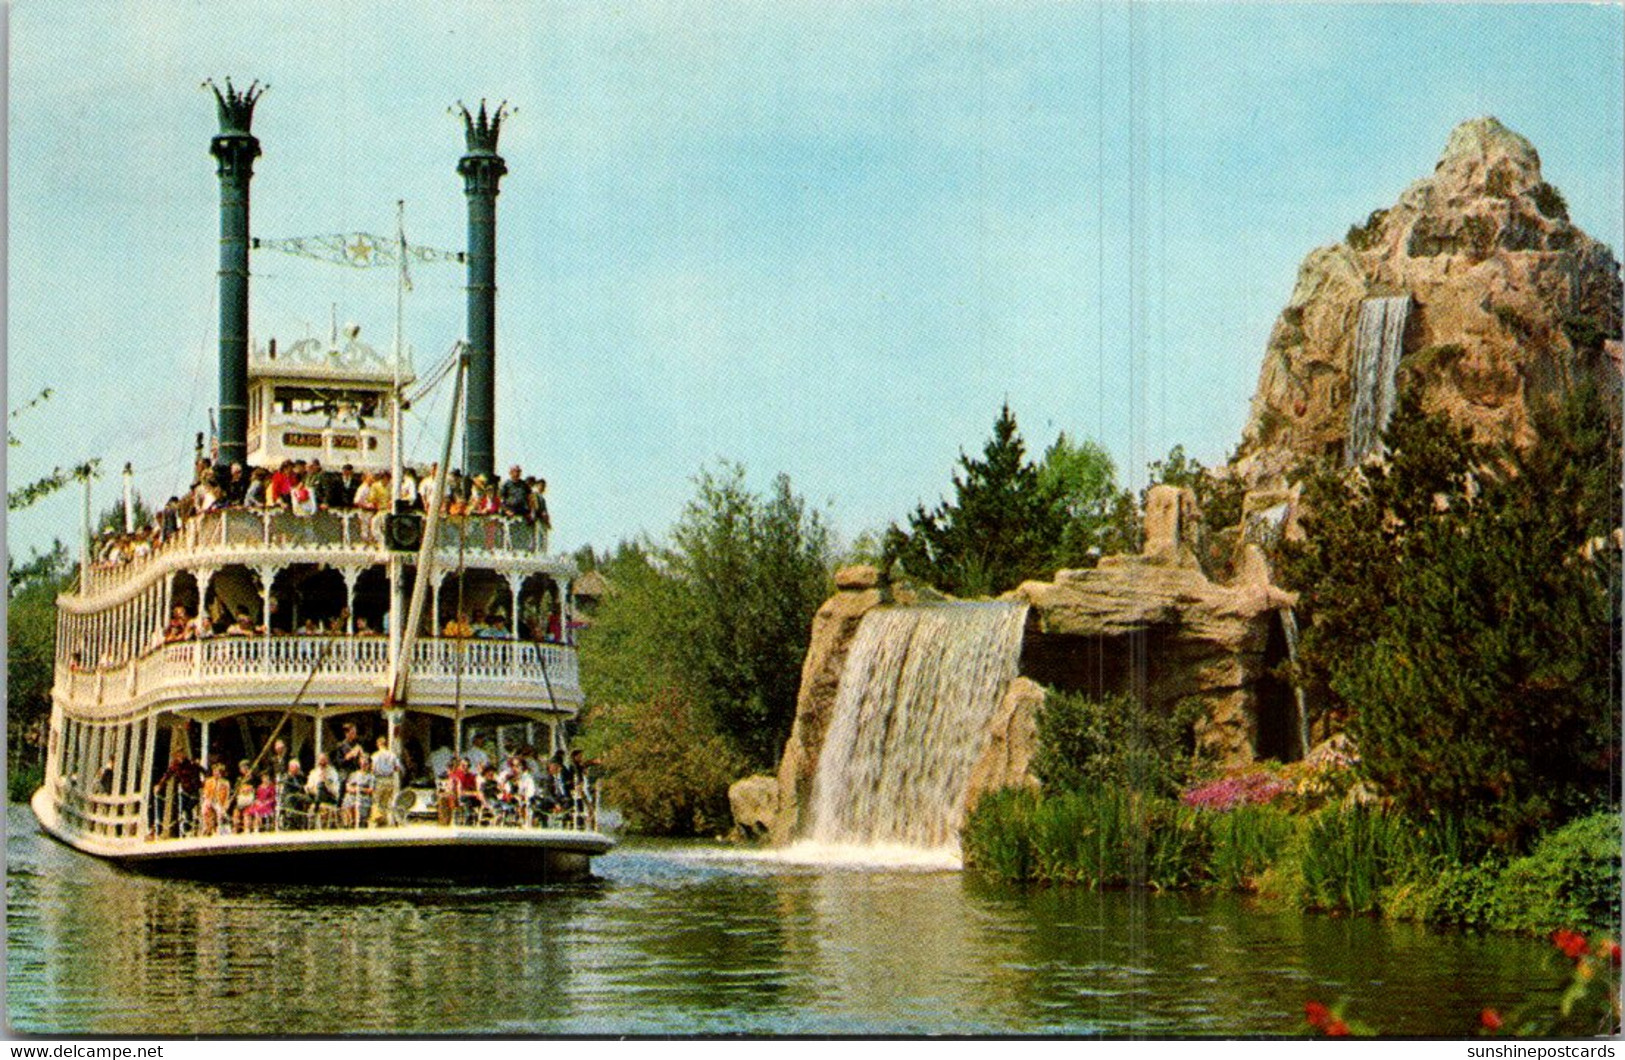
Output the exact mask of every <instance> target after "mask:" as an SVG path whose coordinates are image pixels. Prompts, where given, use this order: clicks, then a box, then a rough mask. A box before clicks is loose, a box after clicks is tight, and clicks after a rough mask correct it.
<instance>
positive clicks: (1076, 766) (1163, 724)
mask: <svg viewBox="0 0 1625 1060" xmlns="http://www.w3.org/2000/svg"><path fill="white" fill-rule="evenodd" d="M1200 709H1201V704H1200V703H1198V702H1194V701H1192V702H1189V703H1187V704H1186V705H1185V706H1184V707H1183V708H1182V709H1181V710H1178V711H1175V712H1172V713H1167V712H1161V711H1156V710H1148V709H1145V708H1143V707H1142V706H1141V705H1140V703H1139V701H1138V700H1136V699H1134V698H1133V697H1131V696H1126V695H1112V696H1106V697H1104V698H1102V699H1092V698H1090V697H1088V696H1083V695H1078V694H1076V693H1071V692H1060V691H1057V690H1055V689H1047V690H1046V691H1045V695H1044V705H1043V707H1041V708H1040V709H1039V712H1038V747H1037V750H1036V751H1035V752H1034V754H1033V762H1032V771H1033V774H1034V775H1035V776H1037V777H1038V779H1039V780H1040V781H1042V782H1043V784H1044V789H1045V790H1046V791H1052V792H1053V791H1078V790H1081V789H1084V788H1086V787H1090V786H1104V787H1112V788H1122V789H1128V790H1133V791H1145V792H1153V793H1156V794H1159V795H1176V794H1178V793H1179V790H1180V787H1181V786H1182V785H1183V784H1184V783H1185V781H1186V780H1187V779H1189V777H1190V776H1191V772H1192V769H1193V767H1194V765H1195V758H1194V756H1193V753H1192V740H1191V725H1192V723H1193V722H1194V721H1195V719H1196V716H1197V714H1198V713H1199V712H1200Z"/></svg>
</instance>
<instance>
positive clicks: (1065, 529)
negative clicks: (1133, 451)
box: [884, 405, 1134, 597]
mask: <svg viewBox="0 0 1625 1060" xmlns="http://www.w3.org/2000/svg"><path fill="white" fill-rule="evenodd" d="M1026 454H1027V445H1026V442H1025V441H1023V439H1022V437H1021V432H1020V430H1019V428H1018V427H1017V425H1016V418H1015V415H1014V414H1013V413H1011V411H1010V407H1009V406H1008V405H1005V406H1004V407H1003V408H1001V409H1000V411H999V417H998V419H997V420H995V421H994V424H993V435H992V437H991V438H989V439H988V441H987V444H986V445H985V446H983V449H982V455H981V457H980V458H979V459H978V458H976V457H972V456H968V455H966V454H964V453H961V454H960V457H959V467H960V470H959V471H958V472H956V473H955V475H954V478H953V483H954V499H953V500H952V501H947V500H944V501H943V502H942V503H940V504H939V505H937V507H935V508H933V509H930V510H927V509H926V507H925V506H924V505H923V504H922V505H919V506H917V507H916V508H915V510H914V513H913V514H912V515H910V516H909V517H908V529H907V530H905V529H903V528H902V527H899V526H897V525H895V524H894V525H893V526H892V527H891V528H890V529H889V530H888V531H887V533H886V540H885V546H884V561H885V563H886V565H888V566H890V565H892V564H894V563H895V564H897V565H898V566H899V567H900V568H901V573H902V574H904V575H905V576H907V577H909V578H912V579H916V580H919V581H923V582H928V583H929V584H931V585H934V586H936V587H937V588H939V589H942V590H944V591H946V592H950V593H953V594H954V595H956V596H963V597H971V596H990V595H993V594H996V593H1000V592H1004V591H1005V590H1008V589H1013V588H1015V587H1016V586H1017V585H1019V584H1021V583H1022V582H1023V581H1026V580H1028V579H1030V578H1044V577H1048V576H1049V575H1051V574H1053V573H1054V571H1056V570H1057V569H1060V568H1062V567H1084V566H1092V565H1093V564H1094V562H1095V560H1096V559H1097V558H1098V557H1099V556H1100V555H1101V554H1103V553H1104V552H1110V551H1122V550H1126V549H1132V548H1133V547H1134V540H1133V529H1132V528H1133V516H1134V504H1133V498H1132V496H1131V495H1130V494H1128V493H1127V492H1126V491H1123V490H1120V489H1118V487H1117V484H1116V470H1115V469H1114V468H1113V466H1112V462H1111V457H1110V456H1108V455H1107V453H1106V451H1105V450H1104V449H1103V448H1101V447H1100V446H1099V445H1097V444H1095V443H1093V442H1089V441H1085V442H1082V443H1075V442H1073V441H1072V440H1071V439H1069V438H1068V437H1067V436H1066V434H1064V433H1063V434H1061V435H1060V436H1059V437H1058V438H1057V439H1056V441H1055V444H1054V445H1052V446H1050V447H1049V449H1048V450H1047V451H1046V452H1045V454H1044V460H1043V462H1042V463H1040V464H1035V463H1033V462H1032V461H1030V460H1028V459H1027V455H1026Z"/></svg>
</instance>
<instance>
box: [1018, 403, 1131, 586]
mask: <svg viewBox="0 0 1625 1060" xmlns="http://www.w3.org/2000/svg"><path fill="white" fill-rule="evenodd" d="M1038 487H1039V489H1040V490H1041V491H1042V492H1043V494H1044V495H1045V496H1046V497H1048V498H1049V500H1050V503H1051V504H1052V505H1054V506H1055V507H1056V508H1057V509H1058V512H1057V520H1058V522H1059V523H1060V527H1061V530H1060V536H1059V538H1058V540H1056V542H1055V543H1054V545H1053V547H1052V550H1051V553H1050V558H1049V563H1048V564H1047V565H1048V566H1051V567H1053V568H1055V569H1060V568H1063V567H1073V568H1077V567H1092V566H1094V564H1095V562H1096V561H1097V560H1098V559H1099V558H1100V557H1101V556H1103V555H1108V554H1110V553H1114V552H1132V551H1134V550H1135V549H1136V548H1137V547H1138V532H1137V512H1136V509H1135V505H1134V498H1133V495H1132V494H1130V493H1129V491H1127V490H1124V489H1119V488H1118V486H1117V469H1116V467H1115V466H1114V465H1113V463H1112V458H1111V455H1110V454H1109V453H1107V452H1106V450H1105V448H1104V447H1103V446H1101V445H1100V444H1099V443H1098V442H1094V441H1090V440H1088V439H1084V440H1083V441H1082V442H1073V441H1072V439H1070V438H1068V437H1067V435H1066V432H1065V431H1062V432H1061V434H1060V436H1059V437H1057V438H1056V439H1055V444H1054V445H1051V446H1050V447H1049V448H1048V449H1046V450H1045V451H1044V461H1043V463H1041V464H1039V465H1038Z"/></svg>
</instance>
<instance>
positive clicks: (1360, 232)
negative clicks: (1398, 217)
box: [1346, 210, 1388, 250]
mask: <svg viewBox="0 0 1625 1060" xmlns="http://www.w3.org/2000/svg"><path fill="white" fill-rule="evenodd" d="M1387 217H1388V211H1387V210H1373V211H1372V212H1371V216H1369V217H1367V218H1366V219H1365V223H1364V224H1359V225H1351V226H1350V227H1349V232H1348V236H1347V237H1346V239H1347V241H1348V245H1349V246H1351V247H1353V248H1354V249H1355V250H1366V249H1368V248H1370V247H1371V246H1373V245H1374V244H1375V243H1376V242H1377V236H1378V235H1379V234H1381V232H1382V222H1383V221H1384V220H1385V219H1386V218H1387Z"/></svg>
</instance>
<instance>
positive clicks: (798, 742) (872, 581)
mask: <svg viewBox="0 0 1625 1060" xmlns="http://www.w3.org/2000/svg"><path fill="white" fill-rule="evenodd" d="M835 589H836V592H835V595H834V596H832V597H830V598H829V599H828V600H825V601H824V604H823V606H822V607H820V608H819V609H818V613H817V614H816V615H814V616H813V624H812V640H811V642H810V643H809V644H808V645H807V658H806V660H805V661H804V662H803V663H802V665H801V690H800V691H799V692H798V693H797V694H796V720H795V722H794V723H793V724H792V726H791V728H790V739H789V740H788V741H787V742H786V743H785V745H784V757H783V758H781V759H780V760H779V799H778V814H777V816H776V817H775V819H774V821H773V828H772V838H773V841H774V842H775V843H787V842H789V841H790V840H791V839H792V838H794V837H795V836H796V835H798V834H799V833H800V831H801V828H802V827H803V826H804V825H805V822H804V821H802V819H801V818H802V814H803V811H804V810H805V808H806V807H807V806H808V805H810V804H811V802H812V786H813V777H814V776H815V775H816V773H817V771H818V755H819V752H821V751H822V750H823V748H824V734H825V733H826V732H827V731H828V729H829V723H830V718H831V716H832V715H833V714H834V711H835V694H836V691H837V690H838V689H839V688H840V684H841V671H842V670H843V669H845V668H846V654H847V651H848V650H849V649H850V648H851V647H852V638H853V637H856V636H857V634H858V626H859V625H860V624H861V623H862V622H863V616H864V615H866V614H868V613H869V612H870V611H871V610H872V609H873V608H875V607H878V606H879V605H880V604H881V602H882V593H881V589H880V572H879V571H877V570H875V569H874V568H873V567H862V566H859V567H843V568H841V569H840V570H839V571H837V572H836V573H835Z"/></svg>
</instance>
